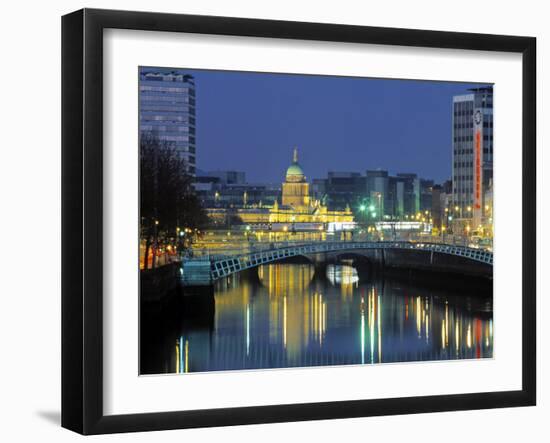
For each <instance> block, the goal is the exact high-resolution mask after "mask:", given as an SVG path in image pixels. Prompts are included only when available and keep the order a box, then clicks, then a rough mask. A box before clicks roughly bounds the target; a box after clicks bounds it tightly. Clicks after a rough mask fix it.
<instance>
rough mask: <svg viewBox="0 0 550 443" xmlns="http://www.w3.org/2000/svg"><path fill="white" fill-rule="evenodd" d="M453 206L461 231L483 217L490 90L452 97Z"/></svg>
mask: <svg viewBox="0 0 550 443" xmlns="http://www.w3.org/2000/svg"><path fill="white" fill-rule="evenodd" d="M452 127H453V177H452V181H453V205H454V206H455V207H456V210H455V217H456V218H457V219H458V220H462V222H463V223H462V225H463V228H464V229H468V230H470V229H473V230H476V229H477V227H478V226H479V225H481V223H482V222H483V220H484V219H485V218H486V217H487V215H488V213H489V211H490V209H486V207H487V206H488V205H486V204H485V202H484V200H485V195H486V192H487V189H488V188H489V187H490V186H491V184H492V178H493V87H492V86H487V87H480V88H474V89H470V90H469V91H468V93H467V94H464V95H457V96H455V97H453V125H452Z"/></svg>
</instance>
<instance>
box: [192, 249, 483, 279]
mask: <svg viewBox="0 0 550 443" xmlns="http://www.w3.org/2000/svg"><path fill="white" fill-rule="evenodd" d="M270 246H271V247H270V248H269V249H264V248H262V249H260V250H256V251H250V252H247V253H245V254H241V255H211V256H209V258H208V260H209V261H210V265H211V271H212V277H213V279H217V278H220V277H224V276H227V275H229V274H232V273H234V272H239V271H242V270H244V269H248V268H251V267H254V266H259V265H262V264H266V263H270V262H272V261H275V260H280V259H283V258H288V257H294V256H296V255H303V254H315V253H322V252H334V251H340V250H346V251H349V250H353V249H408V250H421V251H433V252H438V253H443V254H449V255H454V256H459V257H464V258H468V259H471V260H475V261H478V262H481V263H485V264H488V265H492V264H493V254H492V252H488V251H485V250H481V249H476V248H469V247H464V246H455V245H445V244H441V243H412V242H403V241H382V242H352V241H338V242H322V243H321V242H316V243H302V244H296V243H293V244H288V242H278V243H277V244H272V245H270ZM200 260H206V258H200Z"/></svg>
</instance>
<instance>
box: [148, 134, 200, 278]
mask: <svg viewBox="0 0 550 443" xmlns="http://www.w3.org/2000/svg"><path fill="white" fill-rule="evenodd" d="M191 184H192V177H191V176H190V175H189V173H188V172H187V164H186V161H185V160H184V159H183V158H182V157H181V156H180V155H179V153H178V152H177V151H176V149H175V147H174V145H173V144H172V143H169V142H166V141H163V140H159V138H158V137H157V136H156V135H155V134H153V133H144V134H142V135H141V137H140V222H141V225H140V237H141V240H142V241H144V242H145V265H144V267H145V269H147V268H148V257H149V252H150V250H151V249H153V263H152V267H153V268H154V267H155V266H156V259H155V257H156V255H157V250H158V247H159V240H162V241H163V242H164V243H165V244H172V243H173V244H174V246H176V244H177V241H178V232H184V231H183V230H184V229H185V228H187V229H188V230H189V229H190V230H193V231H194V230H196V229H202V228H204V227H205V226H206V225H207V224H208V217H207V215H206V211H205V210H204V209H203V208H202V206H201V204H200V201H199V199H198V198H197V196H196V195H195V193H194V190H193V187H192V186H191ZM181 244H182V243H180V245H181Z"/></svg>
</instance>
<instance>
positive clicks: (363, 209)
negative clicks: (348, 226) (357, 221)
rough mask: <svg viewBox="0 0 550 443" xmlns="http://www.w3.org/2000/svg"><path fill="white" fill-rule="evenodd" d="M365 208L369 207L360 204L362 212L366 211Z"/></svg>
mask: <svg viewBox="0 0 550 443" xmlns="http://www.w3.org/2000/svg"><path fill="white" fill-rule="evenodd" d="M365 209H367V207H366V206H365V205H360V206H359V210H360V211H361V212H365Z"/></svg>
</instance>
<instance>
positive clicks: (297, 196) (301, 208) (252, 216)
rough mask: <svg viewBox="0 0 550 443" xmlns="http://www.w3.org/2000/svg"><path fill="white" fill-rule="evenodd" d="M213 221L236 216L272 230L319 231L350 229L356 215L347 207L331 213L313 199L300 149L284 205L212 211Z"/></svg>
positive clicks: (290, 170)
mask: <svg viewBox="0 0 550 443" xmlns="http://www.w3.org/2000/svg"><path fill="white" fill-rule="evenodd" d="M208 215H209V216H210V217H211V219H212V220H214V221H216V222H219V223H223V222H224V220H226V219H227V218H228V217H229V216H232V217H237V218H238V219H239V220H240V221H241V222H242V223H243V224H247V225H262V226H264V227H265V226H268V225H269V227H270V228H271V229H273V230H286V229H293V230H297V231H308V230H320V229H334V230H342V229H350V228H352V227H353V226H354V220H353V213H352V211H351V209H350V208H349V206H348V207H346V208H345V210H343V211H330V210H329V209H328V207H327V206H325V205H323V204H321V202H320V201H319V200H314V199H312V198H311V196H310V193H309V183H308V182H307V180H306V177H305V175H304V172H303V170H302V168H301V166H300V165H299V164H298V150H297V149H295V150H294V155H293V159H292V164H291V165H290V166H289V167H288V169H287V171H286V176H285V181H284V182H283V183H282V198H281V204H279V202H278V201H277V200H276V201H275V202H274V204H273V205H260V204H255V205H246V203H244V200H243V205H242V207H238V208H231V209H227V208H211V209H208Z"/></svg>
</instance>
